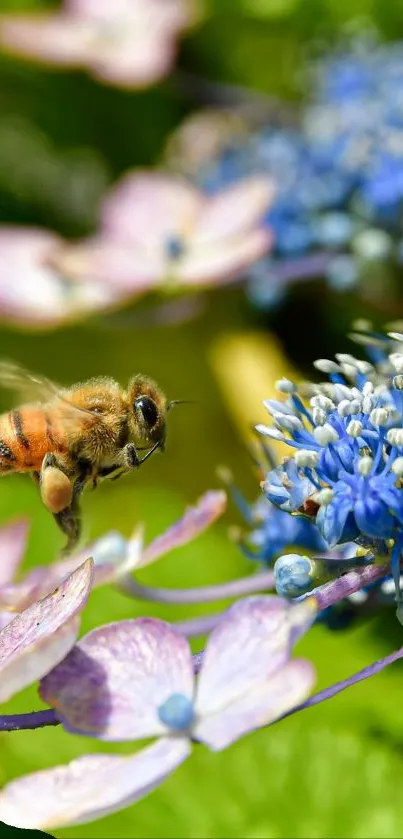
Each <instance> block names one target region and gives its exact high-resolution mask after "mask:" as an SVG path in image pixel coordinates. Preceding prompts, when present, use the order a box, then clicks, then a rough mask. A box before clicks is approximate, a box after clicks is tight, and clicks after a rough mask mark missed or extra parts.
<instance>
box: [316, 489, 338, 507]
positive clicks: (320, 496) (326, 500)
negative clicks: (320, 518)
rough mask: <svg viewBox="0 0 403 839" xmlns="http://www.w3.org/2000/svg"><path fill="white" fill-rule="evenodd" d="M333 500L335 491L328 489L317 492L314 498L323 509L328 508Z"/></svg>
mask: <svg viewBox="0 0 403 839" xmlns="http://www.w3.org/2000/svg"><path fill="white" fill-rule="evenodd" d="M332 498H333V490H332V489H328V488H326V489H321V490H320V491H319V492H315V495H313V496H312V500H313V501H316V503H317V504H320V506H321V507H327V505H328V504H330V502H331V500H332Z"/></svg>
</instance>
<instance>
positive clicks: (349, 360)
mask: <svg viewBox="0 0 403 839" xmlns="http://www.w3.org/2000/svg"><path fill="white" fill-rule="evenodd" d="M336 358H337V361H339V362H340V364H352V365H353V366H354V367H355V366H356V365H357V359H356V358H354V356H353V355H350V353H347V352H337V353H336Z"/></svg>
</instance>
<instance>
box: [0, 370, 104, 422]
mask: <svg viewBox="0 0 403 839" xmlns="http://www.w3.org/2000/svg"><path fill="white" fill-rule="evenodd" d="M1 387H3V388H7V389H8V390H12V391H14V393H15V394H16V401H18V404H20V405H21V404H23V403H28V402H42V403H44V402H54V401H55V400H58V401H59V402H60V403H62V404H63V406H64V407H65V411H66V418H67V417H71V418H72V419H73V418H74V415H76V416H77V415H81V416H82V415H83V414H87V415H88V416H91V417H93V418H95V417H94V414H93V413H92V411H89V410H88V409H87V408H84V407H81V406H79V405H76V404H73V403H72V402H71V401H70V400H69V398H68V395H67V394H66V393H65V390H66V389H65V388H63V387H62V386H61V385H58V384H56V382H53V381H51V379H47V378H46V376H42V375H39V374H38V373H33V372H32V371H31V370H26V369H25V368H24V367H21V366H20V365H19V364H16V363H15V362H14V361H7V360H0V388H1Z"/></svg>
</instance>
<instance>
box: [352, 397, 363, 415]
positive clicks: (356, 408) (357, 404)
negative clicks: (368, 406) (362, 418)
mask: <svg viewBox="0 0 403 839" xmlns="http://www.w3.org/2000/svg"><path fill="white" fill-rule="evenodd" d="M350 406H351V413H352V414H360V413H361V399H352V400H351V402H350Z"/></svg>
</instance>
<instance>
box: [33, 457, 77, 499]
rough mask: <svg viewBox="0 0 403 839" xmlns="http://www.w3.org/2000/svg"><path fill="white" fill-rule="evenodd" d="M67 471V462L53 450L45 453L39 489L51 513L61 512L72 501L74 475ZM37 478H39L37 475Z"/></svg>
mask: <svg viewBox="0 0 403 839" xmlns="http://www.w3.org/2000/svg"><path fill="white" fill-rule="evenodd" d="M67 471H68V470H67V467H66V466H65V464H64V463H63V462H62V461H61V460H59V459H58V458H57V456H56V455H54V454H53V453H51V452H49V453H48V454H47V455H45V457H44V459H43V461H42V468H41V471H40V474H39V491H40V494H41V498H42V501H43V503H44V505H45V507H47V509H48V510H49V511H50V512H51V513H60V512H61V511H62V510H64V509H65V508H66V507H69V506H70V504H71V502H72V498H73V492H74V487H73V482H72V476H71V475H69V474H67ZM36 475H38V473H36ZM35 479H36V480H38V478H37V477H36V478H35Z"/></svg>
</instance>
